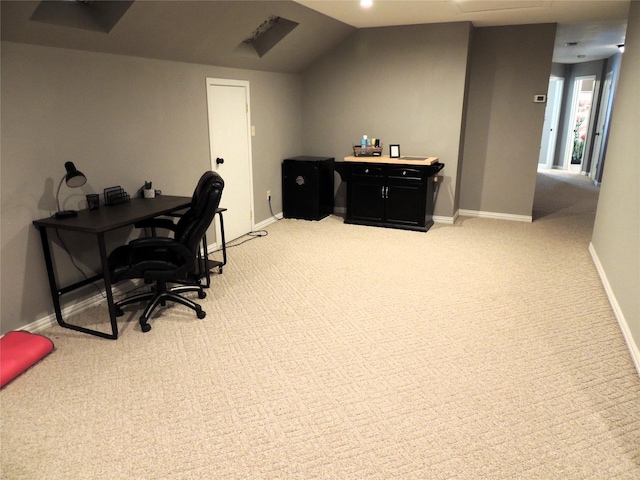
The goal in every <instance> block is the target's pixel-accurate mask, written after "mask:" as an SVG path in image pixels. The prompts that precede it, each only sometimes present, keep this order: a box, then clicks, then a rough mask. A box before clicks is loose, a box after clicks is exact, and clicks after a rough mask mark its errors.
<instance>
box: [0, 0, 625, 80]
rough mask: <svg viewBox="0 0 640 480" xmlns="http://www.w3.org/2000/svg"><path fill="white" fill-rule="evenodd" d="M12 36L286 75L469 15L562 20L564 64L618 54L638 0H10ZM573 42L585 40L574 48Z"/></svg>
mask: <svg viewBox="0 0 640 480" xmlns="http://www.w3.org/2000/svg"><path fill="white" fill-rule="evenodd" d="M0 5H1V9H2V10H1V21H2V24H1V27H2V28H1V34H2V40H9V41H15V42H22V43H30V44H37V45H46V46H55V47H61V48H70V49H80V50H89V51H95V52H104V53H113V54H120V55H130V56H138V57H147V58H156V59H164V60H175V61H183V62H192V63H201V64H210V65H218V66H225V67H233V68H246V69H252V70H263V71H271V72H282V73H296V72H300V71H302V70H304V69H305V68H306V67H307V66H308V65H309V64H311V63H312V62H313V61H314V60H315V59H316V58H318V57H319V56H321V55H322V54H324V53H325V52H327V51H329V50H331V49H333V48H334V47H336V46H337V45H338V44H339V43H340V42H341V41H342V40H343V39H344V38H345V37H346V36H348V35H349V34H350V33H352V32H353V31H355V30H356V29H357V28H366V27H380V26H389V25H407V24H419V23H442V22H459V21H469V22H472V23H473V24H474V25H475V26H497V25H517V24H528V23H558V24H559V27H558V34H557V39H556V50H555V54H554V61H556V62H559V63H575V62H579V61H588V60H594V59H599V58H606V57H608V56H611V55H613V54H614V53H615V51H616V45H617V44H619V43H624V34H625V30H626V18H627V13H628V10H629V0H605V1H593V0H587V1H575V0H409V1H404V0H387V1H382V0H374V2H373V6H372V7H371V8H369V9H366V10H365V9H362V8H361V7H360V6H359V2H358V1H357V0H350V1H335V0H324V1H323V0H320V1H318V0H298V1H267V0H262V1H228V0H209V1H150V0H135V1H104V0H63V1H46V2H40V1H25V0H21V1H6V0H3V1H2V2H0ZM567 43H577V45H571V46H567V45H565V44H567Z"/></svg>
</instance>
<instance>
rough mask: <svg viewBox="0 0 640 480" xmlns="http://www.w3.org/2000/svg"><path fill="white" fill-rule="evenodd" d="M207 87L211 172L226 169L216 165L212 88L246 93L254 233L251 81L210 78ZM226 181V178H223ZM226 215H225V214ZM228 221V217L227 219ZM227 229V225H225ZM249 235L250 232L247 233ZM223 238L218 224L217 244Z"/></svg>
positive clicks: (251, 216)
mask: <svg viewBox="0 0 640 480" xmlns="http://www.w3.org/2000/svg"><path fill="white" fill-rule="evenodd" d="M206 86H207V112H208V114H207V115H208V118H209V155H210V161H211V170H214V171H215V170H218V169H219V168H222V169H224V165H223V166H218V165H217V163H216V158H217V155H216V153H215V145H213V136H212V134H211V116H210V109H211V105H212V98H211V97H212V93H211V92H210V87H215V86H227V87H240V88H243V89H244V92H245V101H246V109H247V116H246V117H247V125H246V141H247V156H248V170H249V172H248V173H249V178H247V179H246V181H247V183H248V186H249V203H250V205H249V208H250V212H247V214H248V215H249V218H250V231H252V230H253V229H254V227H255V218H254V215H253V212H254V198H253V158H252V155H251V107H250V105H251V103H250V90H249V81H247V80H233V79H226V78H210V77H208V78H207V79H206ZM223 179H224V178H223ZM223 198H224V193H223ZM230 208H233V206H229V207H227V209H228V210H229V209H230ZM223 215H224V214H223ZM225 220H226V217H225ZM225 227H226V224H225ZM227 231H228V229H227V228H225V233H227ZM246 233H249V232H246ZM220 238H221V236H220V227H219V224H218V223H217V222H216V242H219V239H220ZM231 240H234V238H233V235H231V236H230V235H228V234H227V235H226V241H227V242H228V241H231Z"/></svg>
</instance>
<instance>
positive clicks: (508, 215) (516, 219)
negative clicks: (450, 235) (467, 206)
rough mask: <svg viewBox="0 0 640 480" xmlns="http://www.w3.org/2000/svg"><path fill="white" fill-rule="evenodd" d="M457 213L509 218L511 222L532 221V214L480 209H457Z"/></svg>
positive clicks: (479, 216) (480, 216)
mask: <svg viewBox="0 0 640 480" xmlns="http://www.w3.org/2000/svg"><path fill="white" fill-rule="evenodd" d="M458 213H459V214H460V215H461V216H463V217H477V218H493V219H496V220H510V221H512V222H526V223H531V222H533V216H532V215H514V214H512V213H499V212H483V211H480V210H464V209H462V208H461V209H460V210H458Z"/></svg>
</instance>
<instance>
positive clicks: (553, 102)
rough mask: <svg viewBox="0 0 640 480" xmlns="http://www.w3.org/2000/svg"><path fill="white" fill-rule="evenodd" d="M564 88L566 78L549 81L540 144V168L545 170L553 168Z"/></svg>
mask: <svg viewBox="0 0 640 480" xmlns="http://www.w3.org/2000/svg"><path fill="white" fill-rule="evenodd" d="M563 86H564V78H551V79H550V80H549V88H548V90H547V106H546V108H545V111H544V125H543V127H542V141H541V143H540V157H539V158H538V166H540V167H543V168H553V159H554V158H555V153H556V140H557V138H558V120H559V119H560V104H561V103H562V88H563Z"/></svg>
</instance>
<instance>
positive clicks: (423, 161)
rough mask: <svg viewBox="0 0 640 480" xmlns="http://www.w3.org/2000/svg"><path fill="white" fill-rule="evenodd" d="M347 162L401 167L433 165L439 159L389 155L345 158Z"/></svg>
mask: <svg viewBox="0 0 640 480" xmlns="http://www.w3.org/2000/svg"><path fill="white" fill-rule="evenodd" d="M344 161H345V162H364V163H392V164H399V165H433V164H434V163H436V162H437V161H438V157H418V156H415V157H409V156H407V157H400V158H391V157H390V156H389V155H382V156H380V157H354V156H353V155H352V156H349V157H344Z"/></svg>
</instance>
